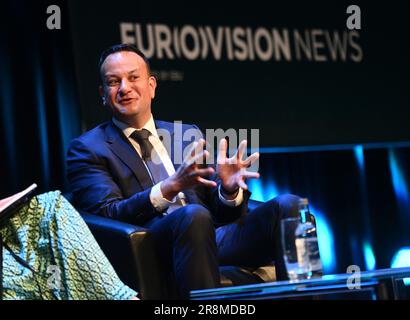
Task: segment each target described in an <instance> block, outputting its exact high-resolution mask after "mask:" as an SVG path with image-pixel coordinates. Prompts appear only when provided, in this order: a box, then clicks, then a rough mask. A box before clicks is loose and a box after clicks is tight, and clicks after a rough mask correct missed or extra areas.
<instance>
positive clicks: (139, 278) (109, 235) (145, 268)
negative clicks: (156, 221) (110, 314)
mask: <svg viewBox="0 0 410 320" xmlns="http://www.w3.org/2000/svg"><path fill="white" fill-rule="evenodd" d="M79 212H80V214H81V216H82V217H83V219H84V221H85V222H86V223H87V225H88V227H89V228H90V230H91V232H92V234H93V235H94V237H95V239H96V240H97V242H98V244H99V246H100V247H101V249H102V250H103V252H104V254H105V255H106V257H107V258H108V260H109V261H110V262H111V264H112V266H113V267H114V270H115V271H116V272H117V274H118V276H119V277H120V279H121V280H122V281H123V282H124V283H125V284H126V285H128V286H129V287H131V288H132V289H134V290H136V291H138V293H139V296H140V297H141V298H143V299H158V298H160V297H161V296H162V295H163V290H165V289H164V288H163V284H161V281H160V277H159V274H160V266H159V265H158V259H157V257H156V255H155V250H154V247H153V246H154V244H153V241H152V240H151V237H150V234H149V233H148V232H147V230H146V229H145V228H142V227H139V226H135V225H132V224H128V223H124V222H120V221H116V220H112V219H109V218H105V217H101V216H96V215H92V214H89V213H86V212H84V211H81V210H80V211H79Z"/></svg>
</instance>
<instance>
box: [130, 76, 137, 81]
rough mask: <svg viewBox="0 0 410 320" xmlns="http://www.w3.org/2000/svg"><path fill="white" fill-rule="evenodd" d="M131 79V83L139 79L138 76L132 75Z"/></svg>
mask: <svg viewBox="0 0 410 320" xmlns="http://www.w3.org/2000/svg"><path fill="white" fill-rule="evenodd" d="M129 79H130V81H135V80H137V79H138V76H135V75H131V76H130V78H129Z"/></svg>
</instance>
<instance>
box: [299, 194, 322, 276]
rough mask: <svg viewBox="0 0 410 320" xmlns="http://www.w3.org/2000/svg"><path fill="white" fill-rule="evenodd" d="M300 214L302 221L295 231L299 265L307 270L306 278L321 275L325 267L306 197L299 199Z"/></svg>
mask: <svg viewBox="0 0 410 320" xmlns="http://www.w3.org/2000/svg"><path fill="white" fill-rule="evenodd" d="M299 216H300V223H299V225H298V227H297V228H296V231H295V242H296V243H295V245H296V252H297V261H298V265H299V267H300V268H302V269H304V270H305V274H306V278H308V279H310V278H312V277H320V276H322V275H323V268H322V261H321V259H320V252H319V243H318V239H317V232H316V221H315V218H314V216H313V215H312V214H311V213H310V210H309V201H308V199H306V198H302V199H300V201H299Z"/></svg>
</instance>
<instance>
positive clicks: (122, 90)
mask: <svg viewBox="0 0 410 320" xmlns="http://www.w3.org/2000/svg"><path fill="white" fill-rule="evenodd" d="M130 90H131V88H130V84H129V82H128V80H127V79H125V78H124V79H122V80H121V85H120V89H119V94H120V95H121V96H125V95H126V94H127V93H128V92H129V91H130Z"/></svg>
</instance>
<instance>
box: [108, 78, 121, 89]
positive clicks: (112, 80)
mask: <svg viewBox="0 0 410 320" xmlns="http://www.w3.org/2000/svg"><path fill="white" fill-rule="evenodd" d="M119 83H120V82H119V81H118V80H116V79H111V80H108V81H107V84H108V85H109V86H110V87H112V86H116V85H118V84H119Z"/></svg>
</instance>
